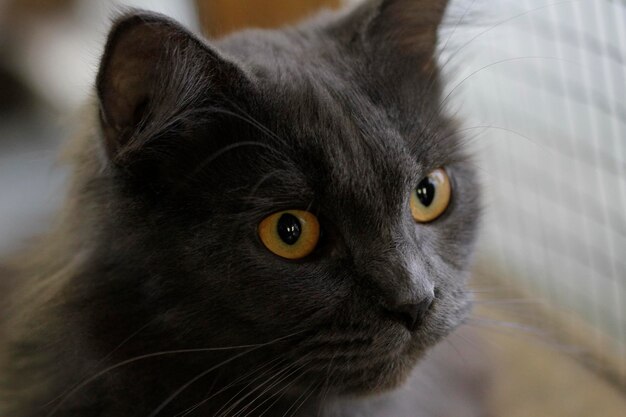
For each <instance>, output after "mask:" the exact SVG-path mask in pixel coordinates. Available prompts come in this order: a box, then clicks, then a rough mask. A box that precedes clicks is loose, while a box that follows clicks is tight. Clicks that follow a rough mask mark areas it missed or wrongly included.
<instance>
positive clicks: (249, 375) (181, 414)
mask: <svg viewBox="0 0 626 417" xmlns="http://www.w3.org/2000/svg"><path fill="white" fill-rule="evenodd" d="M277 361H278V364H280V363H282V362H284V359H282V358H280V357H277V358H274V359H272V360H269V361H267V362H265V363H263V364H262V365H260V366H258V367H256V368H254V369H253V370H252V371H250V372H248V373H245V374H243V375H241V376H240V377H238V378H236V379H235V380H234V381H232V382H230V383H229V384H227V385H226V386H224V387H222V388H220V389H219V390H218V391H216V392H214V393H213V394H211V395H209V396H208V397H206V398H204V399H203V400H201V401H199V402H197V403H195V404H194V405H192V406H191V407H189V408H187V409H186V410H183V411H182V412H180V413H178V414H177V415H176V417H185V416H187V415H189V414H190V413H192V412H193V411H195V410H196V409H198V408H199V407H201V406H202V405H204V404H206V402H207V401H209V400H210V399H212V398H214V397H216V396H218V395H219V394H221V393H223V392H225V391H228V390H229V389H230V388H232V387H234V386H235V385H237V384H239V383H240V382H241V381H243V380H246V379H248V378H249V377H251V376H252V375H254V374H255V373H257V372H259V371H261V370H262V369H264V368H266V367H268V366H269V369H267V370H265V371H264V372H262V373H261V374H260V375H257V376H256V377H254V378H253V379H252V381H251V382H249V383H248V384H247V385H246V386H245V387H244V388H243V389H244V390H245V388H246V387H248V386H250V385H251V384H252V383H253V382H254V381H256V380H258V379H259V378H262V377H263V376H264V375H266V374H267V373H268V372H271V371H272V369H274V367H276V366H277V365H278V364H276V363H275V362H277ZM272 364H273V365H272ZM270 365H271V366H270ZM240 392H241V391H240ZM235 395H238V394H235Z"/></svg>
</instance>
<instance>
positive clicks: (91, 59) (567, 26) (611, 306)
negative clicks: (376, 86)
mask: <svg viewBox="0 0 626 417" xmlns="http://www.w3.org/2000/svg"><path fill="white" fill-rule="evenodd" d="M358 1H359V0H298V1H297V2H296V1H291V0H247V1H246V0H177V1H166V0H157V1H155V0H152V1H147V0H124V1H122V0H120V1H104V0H103V1H87V0H0V258H1V257H2V256H4V255H7V254H9V253H11V252H13V251H15V250H18V249H19V248H21V247H23V246H24V245H27V244H28V241H29V239H30V238H31V237H32V236H34V235H36V234H37V233H38V232H40V231H42V230H44V229H45V227H46V225H47V224H48V222H49V221H50V219H51V218H52V215H53V213H54V212H55V210H56V208H57V207H58V206H59V204H60V201H61V199H62V197H63V191H64V190H63V187H64V182H65V177H66V172H65V169H64V167H63V165H61V164H59V163H58V162H57V160H58V154H59V152H60V149H61V148H62V146H63V143H64V141H65V140H67V138H68V137H69V136H70V135H71V134H72V133H73V130H72V126H73V125H74V124H73V120H75V119H76V117H78V116H77V114H78V112H79V110H80V107H81V105H82V104H83V103H84V101H85V100H86V99H88V98H89V97H90V95H91V94H92V90H91V88H92V85H93V80H94V74H95V71H96V69H97V64H98V59H99V57H100V54H101V52H102V46H103V42H104V40H105V37H106V33H107V30H108V27H109V25H110V18H111V17H112V16H113V15H114V14H115V13H116V12H117V11H119V10H123V8H124V7H139V8H145V9H150V10H155V11H159V12H162V13H165V14H167V15H169V16H171V17H173V18H175V19H177V20H179V21H181V22H182V23H184V24H185V25H186V26H187V27H189V28H190V29H192V30H193V31H196V32H204V33H205V34H207V35H208V36H212V37H217V36H222V35H224V34H226V33H228V32H230V31H233V30H236V29H238V28H242V27H248V26H256V27H275V26H279V25H282V24H288V23H290V22H294V21H296V20H297V19H299V18H301V17H303V16H306V15H309V14H311V13H313V12H314V11H315V10H317V9H319V8H321V7H332V8H336V7H340V6H342V5H345V4H348V3H356V2H358ZM439 60H440V64H441V66H442V68H443V72H444V76H445V79H446V91H445V94H444V97H445V99H444V102H445V105H446V106H447V108H448V109H449V111H450V112H453V113H454V114H456V115H457V116H458V117H459V118H460V120H461V121H462V126H461V129H462V131H463V132H464V134H465V136H466V138H467V142H468V145H469V146H470V147H471V149H472V150H473V151H474V153H475V154H476V158H477V165H478V167H479V170H480V173H481V176H482V179H483V182H484V185H485V197H486V201H485V220H484V222H483V224H484V231H483V234H482V237H481V241H480V245H479V254H478V257H477V262H476V271H475V274H474V291H475V294H476V298H477V301H476V305H477V309H476V311H475V313H474V315H473V317H472V319H471V320H470V322H469V323H468V325H469V326H472V327H475V328H478V329H480V330H481V332H482V335H483V339H484V340H485V341H487V342H488V343H487V344H486V346H487V347H488V349H489V357H490V358H491V360H492V361H493V363H494V364H495V367H494V368H495V370H496V372H495V380H496V383H495V384H494V388H493V393H492V402H493V407H494V410H495V411H494V415H497V416H504V415H506V416H508V417H516V416H520V417H522V416H524V417H536V416H585V417H588V416H598V417H611V416H623V415H626V314H625V310H626V100H625V97H626V0H571V1H568V0H562V1H559V0H482V1H481V0H452V1H451V6H450V10H449V13H448V16H447V19H446V23H445V25H444V26H443V27H442V29H441V35H440V57H439ZM470 342H471V341H470ZM468 343H469V342H468Z"/></svg>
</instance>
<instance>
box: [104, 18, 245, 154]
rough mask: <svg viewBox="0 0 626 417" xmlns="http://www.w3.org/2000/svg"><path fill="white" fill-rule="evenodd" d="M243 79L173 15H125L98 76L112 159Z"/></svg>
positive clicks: (110, 39) (132, 151)
mask: <svg viewBox="0 0 626 417" xmlns="http://www.w3.org/2000/svg"><path fill="white" fill-rule="evenodd" d="M243 78H245V77H244V76H243V73H242V72H241V71H240V70H239V68H238V67H237V66H236V65H235V64H234V63H231V62H229V61H226V60H225V59H224V58H222V57H221V56H220V55H219V54H218V53H217V52H216V51H215V50H213V49H212V48H211V47H209V46H208V45H206V44H205V43H204V42H202V41H200V40H199V39H198V38H196V37H195V36H194V35H192V34H191V33H189V32H188V31H187V30H185V29H184V28H182V27H181V26H180V25H178V24H177V23H176V22H174V21H172V20H170V19H169V18H166V17H164V16H161V15H158V14H153V13H147V12H135V13H132V14H129V15H125V16H123V17H121V18H120V19H118V20H117V22H116V23H115V24H114V26H113V29H112V30H111V32H110V34H109V37H108V40H107V43H106V47H105V52H104V55H103V58H102V62H101V65H100V70H99V72H98V77H97V81H96V88H97V93H98V98H99V100H100V110H101V111H100V114H101V121H102V130H103V133H104V142H105V148H106V150H107V153H108V155H109V158H110V159H112V160H113V161H115V162H119V163H122V162H124V160H125V159H127V158H128V157H129V156H131V155H133V154H135V153H137V151H139V150H141V149H142V148H143V147H145V145H146V144H147V143H148V142H150V141H157V139H158V138H160V137H163V136H164V135H163V134H164V133H166V131H168V130H171V129H172V128H173V127H174V126H177V125H180V124H181V121H182V120H181V117H182V116H183V115H188V114H191V113H193V109H194V108H195V107H197V106H200V105H202V104H206V103H207V102H212V103H216V102H218V101H219V98H220V97H223V96H228V95H229V94H230V93H231V90H232V88H231V87H233V86H234V85H239V86H240V85H242V82H241V80H242V79H243ZM185 122H187V121H185Z"/></svg>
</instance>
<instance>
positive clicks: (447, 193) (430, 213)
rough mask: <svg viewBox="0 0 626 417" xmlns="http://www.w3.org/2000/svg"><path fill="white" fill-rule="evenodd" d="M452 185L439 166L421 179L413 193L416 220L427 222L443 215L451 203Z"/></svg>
mask: <svg viewBox="0 0 626 417" xmlns="http://www.w3.org/2000/svg"><path fill="white" fill-rule="evenodd" d="M451 196H452V187H451V186H450V178H449V177H448V174H446V171H445V170H444V169H443V168H438V169H436V170H434V171H433V172H431V173H430V174H428V176H427V177H426V178H424V179H423V180H421V181H420V182H419V184H417V187H415V190H413V192H412V193H411V214H412V215H413V218H414V219H415V221H417V222H420V223H427V222H431V221H433V220H435V219H436V218H437V217H439V216H441V215H442V214H443V213H444V212H445V211H446V208H448V204H450V197H451Z"/></svg>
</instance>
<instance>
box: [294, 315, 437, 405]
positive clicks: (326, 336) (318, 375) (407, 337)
mask: <svg viewBox="0 0 626 417" xmlns="http://www.w3.org/2000/svg"><path fill="white" fill-rule="evenodd" d="M298 350H299V351H300V352H302V354H301V356H300V358H299V360H300V361H301V362H302V363H303V364H306V365H303V366H304V367H305V368H306V372H307V374H308V375H309V377H310V378H307V379H313V380H316V381H318V384H319V386H320V389H323V390H324V391H327V392H332V393H334V394H351V395H355V394H356V395H358V394H367V393H372V392H380V391H386V390H389V389H393V388H395V387H397V386H399V385H400V384H402V383H403V382H404V381H405V380H406V378H407V377H408V375H409V374H410V373H411V371H412V369H413V368H414V366H415V365H416V363H417V361H418V360H419V358H420V357H421V356H422V354H423V352H424V350H425V346H423V343H420V342H419V341H418V338H417V337H415V335H414V334H411V333H409V332H407V331H406V330H404V329H402V328H401V327H400V326H397V327H396V326H387V327H386V328H379V329H368V331H365V330H363V329H358V328H357V329H354V328H353V329H344V331H343V332H337V331H336V328H333V330H332V331H326V332H323V333H319V334H317V335H315V336H314V337H311V338H309V339H308V340H306V341H304V342H303V344H302V345H301V346H300V349H298Z"/></svg>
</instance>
